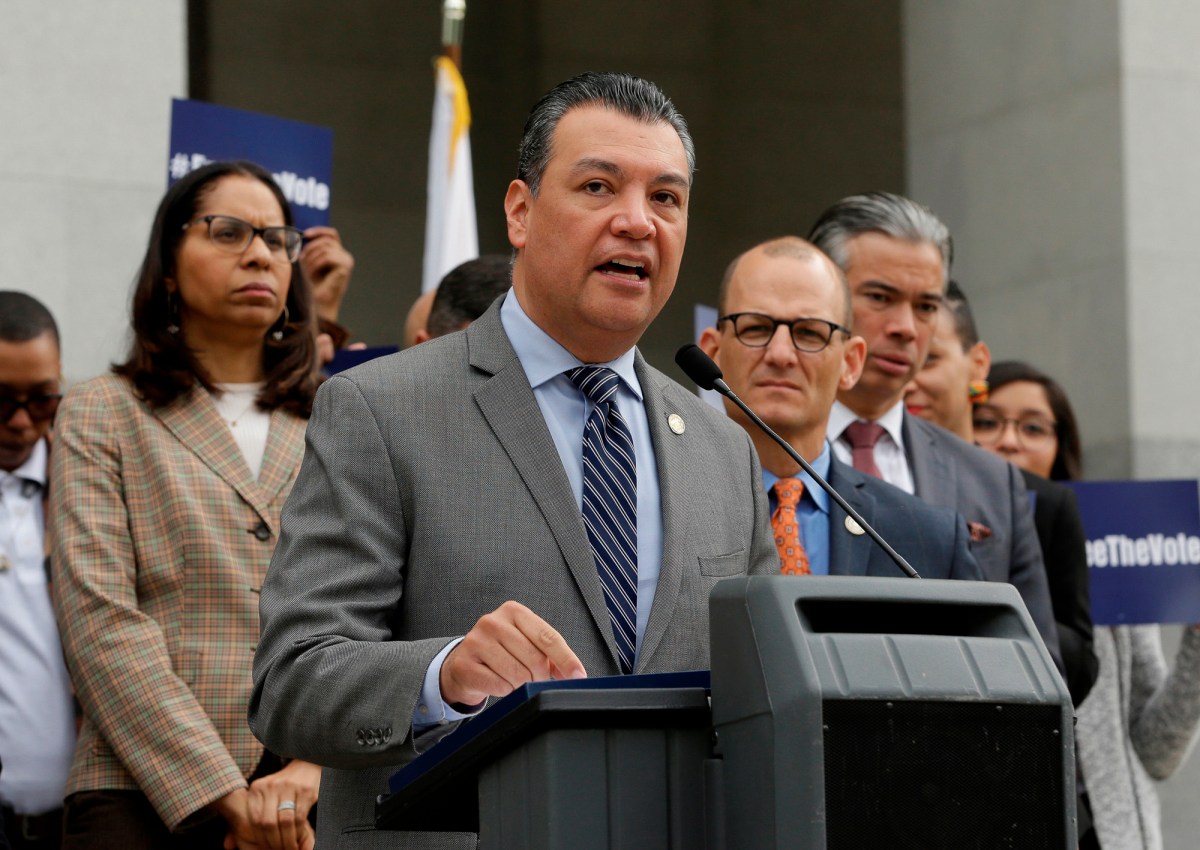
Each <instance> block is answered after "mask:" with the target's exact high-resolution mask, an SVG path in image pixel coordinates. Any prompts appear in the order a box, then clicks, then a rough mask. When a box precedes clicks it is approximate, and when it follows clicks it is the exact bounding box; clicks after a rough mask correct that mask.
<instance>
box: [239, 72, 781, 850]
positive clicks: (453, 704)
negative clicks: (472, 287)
mask: <svg viewBox="0 0 1200 850" xmlns="http://www.w3.org/2000/svg"><path fill="white" fill-rule="evenodd" d="M693 160H694V154H693V149H692V141H691V137H690V136H689V134H688V131H687V126H686V124H685V123H684V120H683V118H682V117H681V116H680V115H679V113H678V112H677V111H676V110H675V108H674V106H673V105H672V104H671V102H670V101H669V100H667V98H666V97H665V96H664V95H663V94H662V92H661V91H659V90H658V88H657V87H656V86H654V85H653V84H651V83H648V82H646V81H644V80H639V79H636V78H633V77H629V76H626V75H619V74H585V75H582V76H580V77H576V78H574V79H572V80H569V81H567V82H565V83H563V84H561V85H559V86H558V87H556V88H555V89H553V90H552V91H551V92H550V93H548V94H547V95H546V96H544V97H543V98H542V100H541V101H539V102H538V104H537V105H535V107H534V109H533V111H532V113H531V114H530V117H529V119H528V121H527V123H526V126H525V134H524V137H523V139H522V144H521V151H520V160H519V164H518V175H517V179H516V180H514V181H513V182H512V183H511V184H510V186H509V188H508V193H507V195H506V197H505V201H504V209H505V214H506V217H507V222H508V236H509V240H510V242H511V243H512V245H513V247H514V249H515V258H514V263H513V276H512V277H513V288H512V290H511V291H510V292H509V293H507V294H506V296H505V297H504V298H503V299H502V300H501V301H497V303H496V304H494V305H492V307H491V309H490V310H489V311H488V312H487V313H486V314H485V315H484V316H483V317H481V318H480V319H479V320H478V321H476V322H475V323H474V324H472V325H471V326H470V327H469V328H468V329H467V330H466V331H464V332H461V333H455V334H451V335H449V336H446V337H442V338H440V339H436V340H432V341H430V342H428V343H425V344H423V345H420V346H418V347H416V348H414V349H411V350H410V351H405V352H403V353H401V354H398V355H395V356H393V357H388V358H383V359H380V360H375V361H371V362H370V363H366V364H364V365H362V366H359V367H357V368H355V369H352V370H350V371H347V372H343V373H341V374H340V375H338V376H336V377H334V378H332V379H330V380H329V381H328V382H327V383H326V384H325V385H324V386H323V387H322V388H321V390H320V392H319V393H318V395H317V401H316V405H315V409H314V411H313V417H312V420H311V422H310V425H309V430H308V436H307V446H306V453H305V458H304V463H303V466H302V469H301V472H300V476H299V478H298V480H297V482H296V485H295V488H294V489H293V492H292V496H291V498H290V499H289V501H288V504H287V506H286V508H285V509H284V514H283V523H282V533H281V537H280V542H279V546H278V548H277V549H276V554H275V558H274V560H273V561H272V564H271V569H270V571H269V574H268V576H267V580H266V583H265V584H264V586H263V589H262V604H261V613H262V639H261V642H260V644H259V646H258V650H257V653H256V658H255V668H254V678H255V688H254V695H253V698H252V701H251V705H250V720H251V724H252V726H253V728H254V731H255V733H256V734H257V735H258V736H259V737H260V738H261V739H262V740H263V741H265V742H268V744H269V746H271V747H272V748H273V749H275V751H277V752H279V753H281V754H285V755H288V756H295V757H298V758H306V759H309V760H312V761H314V762H317V763H319V764H322V765H325V766H327V767H330V768H334V769H333V770H326V771H325V773H324V776H323V779H322V783H321V796H320V814H319V817H318V844H319V846H329V847H334V846H343V845H341V844H339V837H340V836H341V835H342V834H343V833H349V832H354V833H357V835H355V837H354V841H353V846H355V847H398V846H399V847H460V846H461V847H464V848H465V847H474V846H475V837H474V836H473V835H459V836H447V835H437V836H435V835H419V834H407V833H379V834H376V835H369V834H363V833H364V831H367V830H371V829H372V828H373V824H374V803H375V797H376V795H378V794H381V793H383V792H385V791H386V790H387V779H388V777H389V775H390V774H391V773H393V772H394V771H395V770H396V769H397V768H398V767H399V766H400V765H402V764H404V763H406V762H407V761H409V760H411V759H412V758H413V757H414V756H415V754H416V752H417V751H418V750H420V749H423V748H424V747H426V746H428V745H429V744H430V743H432V742H433V741H434V740H436V739H437V738H438V737H441V736H442V735H444V734H445V733H446V732H448V731H450V730H451V729H452V728H453V727H454V725H455V723H456V722H457V721H459V720H461V719H462V718H464V717H465V716H469V715H471V714H473V713H475V712H477V711H479V710H480V709H481V708H482V705H483V704H484V702H485V701H486V700H487V699H488V698H489V697H494V696H502V695H504V694H507V693H509V692H511V691H512V690H513V689H515V688H516V687H519V686H520V685H522V684H523V683H525V682H528V681H530V680H541V679H547V678H552V677H553V678H571V677H581V676H584V675H588V676H597V675H601V676H604V675H617V674H621V673H628V672H639V673H640V672H660V671H674V670H689V669H703V668H707V666H708V633H709V630H708V608H707V605H708V595H709V592H710V590H711V589H712V587H713V586H714V585H715V584H716V582H717V581H718V580H720V579H722V578H726V577H729V576H737V575H745V574H748V573H764V574H766V573H773V572H776V571H777V569H778V568H777V564H778V559H777V556H776V553H775V549H774V546H773V545H772V542H771V536H770V530H769V523H768V516H767V509H766V499H765V496H764V494H763V492H762V482H761V471H760V467H759V464H758V460H757V458H756V456H755V453H754V450H753V447H752V445H751V443H750V441H749V439H748V438H747V437H746V435H745V433H744V432H742V431H741V429H739V428H737V427H736V426H735V425H734V424H733V423H731V422H729V421H728V420H727V419H725V418H724V417H722V416H720V415H719V414H718V413H717V412H716V411H713V410H712V409H711V408H708V407H707V406H706V405H704V404H703V403H701V402H700V401H699V400H698V399H697V398H696V397H695V395H694V394H693V393H691V392H689V391H688V390H686V389H684V388H683V387H681V386H679V385H677V384H675V383H673V382H672V381H670V380H669V379H667V378H666V377H665V376H664V375H662V374H661V373H660V372H658V371H656V370H655V369H652V368H650V367H649V366H648V365H646V363H645V362H644V361H643V360H642V358H641V356H640V355H639V354H638V352H637V350H636V348H635V347H634V346H635V344H636V343H637V341H638V339H639V338H640V336H641V335H642V333H643V332H644V331H645V329H646V327H647V326H648V325H649V324H650V322H651V321H652V320H653V319H654V317H655V316H656V315H657V314H658V312H659V310H660V309H661V308H662V306H663V304H664V303H665V301H666V300H667V297H668V296H669V295H670V294H671V290H672V289H673V287H674V285H675V278H676V274H677V272H678V268H679V262H680V259H681V256H682V253H683V246H684V241H685V238H686V234H687V215H688V200H689V194H690V191H691V182H692V169H693V165H694V161H693ZM460 638H461V640H460ZM466 802H467V804H471V801H466Z"/></svg>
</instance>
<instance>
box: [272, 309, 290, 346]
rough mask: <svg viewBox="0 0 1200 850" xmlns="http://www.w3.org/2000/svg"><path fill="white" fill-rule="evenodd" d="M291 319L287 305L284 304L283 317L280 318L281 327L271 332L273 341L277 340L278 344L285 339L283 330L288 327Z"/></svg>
mask: <svg viewBox="0 0 1200 850" xmlns="http://www.w3.org/2000/svg"><path fill="white" fill-rule="evenodd" d="M290 318H291V314H290V313H288V308H287V305H286V304H284V305H283V315H282V316H281V317H280V322H279V327H278V328H276V329H275V330H273V331H271V339H273V340H275V341H276V342H279V341H280V340H281V339H283V330H284V328H286V327H287V323H288V319H290Z"/></svg>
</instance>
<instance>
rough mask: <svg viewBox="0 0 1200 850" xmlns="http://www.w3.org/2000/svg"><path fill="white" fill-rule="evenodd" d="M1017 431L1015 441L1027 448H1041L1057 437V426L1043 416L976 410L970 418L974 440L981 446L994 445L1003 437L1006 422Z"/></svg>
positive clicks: (1006, 427)
mask: <svg viewBox="0 0 1200 850" xmlns="http://www.w3.org/2000/svg"><path fill="white" fill-rule="evenodd" d="M1010 422H1011V423H1012V424H1013V427H1014V428H1015V429H1016V432H1017V442H1019V443H1020V444H1021V445H1023V446H1024V447H1025V448H1027V449H1043V448H1046V447H1047V446H1049V445H1050V444H1051V443H1053V442H1054V440H1055V439H1056V438H1057V437H1058V432H1057V428H1058V426H1057V425H1056V424H1055V423H1054V422H1053V421H1052V420H1050V419H1047V418H1046V417H1044V416H1037V415H1033V416H1021V417H1019V418H1016V419H1013V418H1010V417H1004V416H1001V415H1000V414H999V413H993V412H992V411H990V410H986V409H981V410H976V411H975V415H974V417H973V418H972V426H973V428H974V431H975V442H977V443H979V445H981V446H994V445H996V444H997V443H999V442H1000V440H1001V439H1002V438H1003V437H1004V432H1005V431H1006V430H1008V424H1009V423H1010Z"/></svg>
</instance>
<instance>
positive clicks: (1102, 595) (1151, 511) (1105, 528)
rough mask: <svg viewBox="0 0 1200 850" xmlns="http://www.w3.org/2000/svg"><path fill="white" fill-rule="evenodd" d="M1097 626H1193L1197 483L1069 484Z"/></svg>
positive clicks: (1199, 601) (1199, 567) (1198, 597)
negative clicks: (1084, 541) (1083, 536)
mask: <svg viewBox="0 0 1200 850" xmlns="http://www.w3.org/2000/svg"><path fill="white" fill-rule="evenodd" d="M1064 483H1069V484H1070V485H1071V487H1072V488H1073V489H1074V490H1075V494H1076V496H1077V497H1078V499H1079V513H1080V516H1081V517H1082V518H1083V529H1084V533H1085V534H1086V535H1087V560H1088V582H1089V585H1090V587H1091V596H1092V620H1093V621H1094V622H1095V623H1096V624H1097V625H1122V624H1128V623H1197V622H1200V489H1198V488H1197V482H1196V481H1075V482H1064Z"/></svg>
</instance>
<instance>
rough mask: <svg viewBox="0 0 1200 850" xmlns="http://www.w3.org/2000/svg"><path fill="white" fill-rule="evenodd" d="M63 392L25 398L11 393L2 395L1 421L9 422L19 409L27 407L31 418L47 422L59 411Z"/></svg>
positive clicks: (0, 405) (0, 403) (0, 402)
mask: <svg viewBox="0 0 1200 850" xmlns="http://www.w3.org/2000/svg"><path fill="white" fill-rule="evenodd" d="M60 401H62V394H61V393H58V394H45V395H30V396H25V398H23V399H19V398H16V397H15V396H11V395H0V422H7V421H8V420H10V419H12V418H13V417H14V416H16V415H17V411H18V410H20V409H21V408H25V410H26V412H28V413H29V418H30V419H32V420H34V421H35V422H45V421H46V420H47V419H53V418H54V414H55V413H57V412H58V403H59V402H60Z"/></svg>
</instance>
